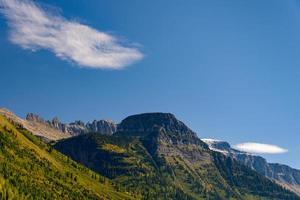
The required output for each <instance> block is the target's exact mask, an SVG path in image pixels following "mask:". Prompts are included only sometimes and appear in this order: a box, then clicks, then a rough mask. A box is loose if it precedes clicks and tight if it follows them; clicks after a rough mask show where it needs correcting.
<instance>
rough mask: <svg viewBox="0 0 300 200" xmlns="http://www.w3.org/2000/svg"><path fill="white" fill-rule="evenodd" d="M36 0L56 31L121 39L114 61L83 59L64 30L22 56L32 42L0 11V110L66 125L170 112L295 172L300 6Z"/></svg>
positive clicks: (232, 0)
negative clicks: (262, 150) (251, 145)
mask: <svg viewBox="0 0 300 200" xmlns="http://www.w3.org/2000/svg"><path fill="white" fill-rule="evenodd" d="M5 1H7V0H0V2H1V3H3V2H5ZM35 2H37V5H39V6H38V8H40V9H43V10H44V11H45V12H46V13H50V14H49V16H50V17H58V16H59V17H58V21H59V23H62V24H65V22H72V23H76V24H81V25H85V27H89V28H91V29H92V30H95V31H97V33H95V34H94V32H93V34H94V35H95V38H97V37H96V36H98V33H99V34H102V33H103V34H105V35H107V36H110V37H112V38H114V39H116V42H111V41H109V42H107V40H105V41H104V43H105V44H106V45H107V48H108V51H111V52H112V55H113V56H115V57H112V58H111V57H108V60H107V62H102V57H101V56H103V52H104V51H106V50H107V48H104V50H103V51H102V49H101V47H100V48H99V49H98V48H97V49H96V50H95V51H96V52H92V53H95V55H94V56H91V57H89V56H88V57H87V56H86V55H84V54H83V55H82V54H81V53H82V52H83V51H84V48H83V49H82V51H81V52H80V54H79V55H78V54H76V48H73V49H72V48H68V47H69V46H68V45H66V44H65V42H66V41H69V40H68V39H69V35H66V36H65V37H64V36H62V35H61V34H60V33H61V32H58V33H59V34H57V35H56V37H61V38H62V40H60V42H61V43H58V44H56V45H57V46H55V47H52V46H51V48H52V49H51V48H49V47H48V48H46V47H41V44H39V45H36V44H35V45H33V46H30V45H29V47H28V46H27V49H26V48H25V49H24V41H23V40H22V39H24V38H26V37H25V36H24V37H23V36H22V32H20V31H19V32H17V33H16V28H15V27H12V25H14V24H13V23H16V21H12V19H11V18H9V17H8V14H7V13H3V12H5V11H3V9H2V15H1V16H0V34H1V35H0V58H1V65H0V73H1V75H2V76H1V79H0V90H1V98H0V106H1V107H6V108H8V109H10V110H12V111H14V112H15V113H17V114H18V115H20V116H22V117H24V116H25V115H26V113H28V112H34V113H38V114H40V115H42V116H43V117H44V118H52V117H53V116H58V117H59V118H60V119H61V120H62V121H64V122H69V121H73V120H76V119H82V120H84V121H88V120H93V119H102V118H109V119H113V120H115V121H117V122H119V121H120V120H122V119H123V118H124V117H126V116H128V115H131V114H136V113H142V112H155V111H161V112H171V113H174V114H175V115H176V116H177V117H178V118H179V119H181V120H182V121H184V122H185V123H186V124H187V125H188V126H190V127H191V128H192V129H193V130H194V131H196V132H197V133H198V135H199V137H201V138H216V139H221V140H226V141H228V142H230V143H231V144H237V143H242V142H259V143H266V144H274V145H277V146H280V147H282V148H284V149H288V152H286V153H282V154H265V155H264V157H266V158H267V159H268V160H269V161H271V162H280V163H285V164H289V165H291V166H293V167H296V168H299V169H300V160H299V152H300V145H299V141H300V123H299V120H300V106H299V102H300V93H299V86H300V78H299V77H300V56H299V54H300V23H299V21H300V2H299V1H296V0H289V1H282V0H272V1H270V0H269V1H267V0H265V1H262V0H252V1H246V0H226V1H222V0H210V1H199V0H191V1H182V0H172V1H167V0H166V1H158V0H157V1H156V0H155V1H140V0H131V1H120V0H119V1H117V0H89V1H86V0H85V1H83V0H82V1H79V0H78V1H75V0H74V1H72V0H69V1H63V0H57V1H54V0H38V1H35ZM27 3H28V2H27ZM11 12H12V11H10V13H9V14H11ZM34 25H35V24H34ZM80 30H81V29H80ZM89 30H90V29H89ZM13 34H15V36H16V37H17V39H16V38H15V41H12V39H11V37H12V35H13ZM27 36H28V35H27ZM82 37H84V39H86V40H87V39H91V40H92V39H94V36H93V37H91V38H90V37H86V35H84V36H82ZM27 39H28V40H29V39H31V38H27ZM65 39H66V40H65ZM28 40H27V42H28ZM70 41H72V40H70ZM22 42H23V43H22ZM29 42H31V44H32V43H34V42H36V41H35V40H34V39H33V40H30V41H29ZM83 42H84V41H83ZM26 44H27V45H28V43H26ZM84 44H85V43H84ZM101 44H102V43H101ZM101 44H100V45H101ZM22 45H23V46H22ZM43 45H44V46H45V44H43ZM47 45H48V46H49V44H48V43H47ZM61 46H62V47H64V48H63V49H61V48H58V47H61ZM119 48H125V49H121V53H122V54H121V53H120V52H119ZM32 49H35V51H32ZM53 49H54V50H53ZM116 49H117V50H118V51H116ZM88 50H91V49H88ZM58 52H60V55H58ZM116 52H117V53H116ZM122 56H125V57H122ZM88 58H89V59H88ZM124 58H126V59H124ZM127 58H128V59H127ZM105 64H106V66H105ZM107 65H108V66H107Z"/></svg>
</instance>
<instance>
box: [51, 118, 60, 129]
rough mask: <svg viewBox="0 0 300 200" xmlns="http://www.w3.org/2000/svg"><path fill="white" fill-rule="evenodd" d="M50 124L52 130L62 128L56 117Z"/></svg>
mask: <svg viewBox="0 0 300 200" xmlns="http://www.w3.org/2000/svg"><path fill="white" fill-rule="evenodd" d="M51 124H52V126H53V127H54V128H57V129H61V127H62V123H61V122H60V120H59V119H58V117H54V118H53V119H52V121H51Z"/></svg>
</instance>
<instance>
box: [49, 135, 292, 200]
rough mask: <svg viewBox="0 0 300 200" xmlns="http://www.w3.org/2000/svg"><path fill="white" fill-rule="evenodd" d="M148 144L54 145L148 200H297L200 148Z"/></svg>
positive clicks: (96, 138) (75, 141) (105, 139)
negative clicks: (152, 148) (155, 149)
mask: <svg viewBox="0 0 300 200" xmlns="http://www.w3.org/2000/svg"><path fill="white" fill-rule="evenodd" d="M147 143H148V144H147ZM150 143H151V142H150ZM147 146H148V147H147ZM149 146H151V144H149V141H147V140H140V139H137V138H127V137H114V136H103V135H96V134H90V135H82V136H79V137H74V138H70V139H66V140H65V141H62V142H59V143H57V144H56V146H55V147H56V148H57V149H59V150H60V151H61V152H63V153H64V154H66V155H70V156H71V157H72V158H74V159H75V160H77V161H78V162H81V163H84V164H85V165H86V166H88V167H89V168H91V169H93V170H95V171H98V172H100V173H101V174H103V175H106V176H107V177H110V178H112V179H114V181H116V182H117V183H118V184H120V185H121V186H124V187H126V189H127V190H128V191H136V194H139V195H142V196H143V197H144V198H145V199H199V200H201V199H218V200H219V199H224V200H225V199H226V200H227V199H236V200H237V199H239V200H240V199H243V200H254V199H257V200H258V199H259V200H267V199H281V200H288V199H297V197H296V196H295V195H293V194H291V193H289V192H288V191H285V190H284V189H282V188H281V187H279V186H277V185H276V184H274V183H272V182H271V181H269V180H267V179H266V178H264V177H262V176H260V175H259V174H257V173H255V172H253V171H252V170H250V169H248V168H246V167H243V166H241V165H239V164H237V163H232V162H231V161H229V160H226V159H225V157H223V156H222V155H218V154H213V153H212V152H211V151H209V150H207V151H205V150H204V149H203V148H202V147H199V146H197V145H177V146H173V145H170V144H169V143H167V142H166V143H161V144H158V145H157V147H156V148H157V151H156V153H154V152H151V151H149ZM150 149H151V148H150ZM149 152H151V153H149ZM157 153H158V154H157Z"/></svg>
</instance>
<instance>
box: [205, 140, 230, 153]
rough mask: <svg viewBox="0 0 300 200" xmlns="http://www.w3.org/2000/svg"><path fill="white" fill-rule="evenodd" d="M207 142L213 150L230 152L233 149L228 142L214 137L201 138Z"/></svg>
mask: <svg viewBox="0 0 300 200" xmlns="http://www.w3.org/2000/svg"><path fill="white" fill-rule="evenodd" d="M201 140H202V141H203V142H205V143H206V144H207V145H208V146H209V148H210V149H211V150H215V151H219V152H222V153H225V152H226V153H229V152H230V151H231V150H232V149H231V146H230V144H229V143H228V142H225V141H221V140H214V139H201Z"/></svg>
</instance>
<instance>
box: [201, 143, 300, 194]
mask: <svg viewBox="0 0 300 200" xmlns="http://www.w3.org/2000/svg"><path fill="white" fill-rule="evenodd" d="M202 141H204V142H206V143H207V144H208V146H209V148H210V149H211V150H213V151H217V152H221V153H223V154H224V155H226V156H228V157H231V158H234V159H236V160H237V161H239V162H240V163H242V164H244V165H246V166H248V167H250V168H251V169H253V170H255V171H257V172H258V173H260V174H261V175H264V176H266V177H268V178H270V179H272V180H275V181H276V182H278V183H279V184H281V185H283V186H284V187H286V188H288V189H290V190H292V191H293V192H295V193H297V194H298V195H299V196H300V170H297V169H293V168H291V167H289V166H287V165H283V164H278V163H268V162H267V161H266V159H265V158H263V157H261V156H256V155H253V154H249V153H246V152H241V151H238V150H236V149H233V148H231V146H230V144H229V143H227V142H224V141H219V140H213V139H202Z"/></svg>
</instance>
